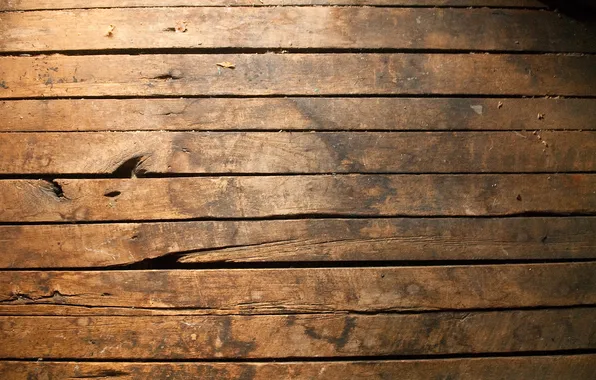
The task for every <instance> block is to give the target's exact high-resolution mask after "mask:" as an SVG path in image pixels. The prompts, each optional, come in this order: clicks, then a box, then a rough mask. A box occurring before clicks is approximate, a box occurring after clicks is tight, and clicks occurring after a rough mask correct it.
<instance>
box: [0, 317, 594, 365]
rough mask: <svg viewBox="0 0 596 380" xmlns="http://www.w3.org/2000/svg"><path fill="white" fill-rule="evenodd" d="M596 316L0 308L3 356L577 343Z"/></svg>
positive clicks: (339, 351) (405, 350) (207, 354)
mask: <svg viewBox="0 0 596 380" xmlns="http://www.w3.org/2000/svg"><path fill="white" fill-rule="evenodd" d="M595 318H596V311H595V309H593V308H573V309H551V310H526V311H499V312H474V313H460V312H457V313H452V312H448V313H447V312H446V313H426V314H411V315H400V314H379V315H350V314H348V315H290V316H194V317H193V316H184V317H180V316H151V317H144V316H137V317H118V316H103V317H101V316H97V317H48V316H46V317H24V316H19V317H14V316H1V317H0V340H1V341H2V343H3V344H2V345H0V357H2V358H4V359H9V358H31V359H37V358H44V359H52V358H56V359H58V358H60V359H79V358H86V359H106V360H110V359H130V358H135V359H137V360H139V359H160V360H167V359H211V358H220V359H227V358H255V359H258V358H303V357H336V356H341V357H350V356H385V355H437V354H471V353H512V352H520V351H522V352H531V351H541V352H547V351H553V350H557V351H559V350H581V349H594V348H595V347H596V340H595V339H596V338H595V337H596V330H595V329H596V327H595V325H594V319H595ZM421 337H423V338H421ZM24 342H26V344H24Z"/></svg>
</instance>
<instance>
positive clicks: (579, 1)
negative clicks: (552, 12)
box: [540, 0, 596, 22]
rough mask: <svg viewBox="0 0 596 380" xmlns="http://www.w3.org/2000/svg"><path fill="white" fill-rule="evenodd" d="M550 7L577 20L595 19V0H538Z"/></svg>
mask: <svg viewBox="0 0 596 380" xmlns="http://www.w3.org/2000/svg"><path fill="white" fill-rule="evenodd" d="M540 1H541V2H542V3H544V4H546V5H547V6H548V7H549V8H551V9H556V10H557V11H558V12H560V13H561V14H564V15H565V16H569V17H571V18H573V19H575V20H578V21H587V22H593V21H596V0H540Z"/></svg>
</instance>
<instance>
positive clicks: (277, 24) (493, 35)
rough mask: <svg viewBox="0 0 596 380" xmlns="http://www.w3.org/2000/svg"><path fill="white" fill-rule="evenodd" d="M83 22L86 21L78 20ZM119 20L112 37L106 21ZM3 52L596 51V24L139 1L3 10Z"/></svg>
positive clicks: (506, 14) (526, 15) (535, 14)
mask: <svg viewBox="0 0 596 380" xmlns="http://www.w3.org/2000/svg"><path fill="white" fill-rule="evenodd" d="M81 25H84V27H81ZM110 25H113V26H114V29H113V31H112V32H111V34H110V35H109V36H106V30H107V29H108V28H109V26H110ZM0 35H1V36H3V39H2V41H0V51H4V52H24V51H27V52H29V51H36V52H39V51H71V50H85V51H89V50H106V49H152V48H168V49H176V48H194V49H207V48H218V49H225V48H245V49H246V48H265V49H282V48H283V49H362V48H366V49H437V50H441V49H448V50H481V51H491V50H497V51H505V50H511V51H540V52H596V38H595V37H596V29H590V28H588V27H587V26H586V24H583V23H579V22H575V21H573V19H571V18H566V17H561V15H560V14H557V13H555V12H550V11H543V10H513V9H436V8H374V7H372V8H366V7H365V8H362V7H267V8H253V7H249V8H222V7H215V8H173V9H172V8H143V9H134V8H129V9H95V10H89V9H84V10H70V11H40V12H14V13H4V14H0Z"/></svg>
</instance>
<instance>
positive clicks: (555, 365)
mask: <svg viewBox="0 0 596 380" xmlns="http://www.w3.org/2000/svg"><path fill="white" fill-rule="evenodd" d="M594 372H596V355H576V356H563V355H557V356H525V357H503V358H472V359H469V358H466V359H435V360H378V361H357V362H355V361H343V362H339V361H326V362H289V363H288V362H286V363H279V362H277V363H254V362H251V363H216V362H206V363H205V362H203V363H127V362H112V363H110V362H108V363H105V362H104V363H93V362H48V361H36V362H24V361H0V375H2V376H4V378H6V379H11V380H31V379H44V378H47V379H66V378H73V379H75V378H96V377H97V378H102V379H103V378H106V379H118V378H131V379H167V378H176V379H181V380H196V379H230V380H232V379H234V380H237V379H247V380H248V379H250V380H270V379H295V380H313V379H321V380H322V379H345V380H360V379H372V380H386V379H387V378H393V379H397V378H404V379H408V380H428V379H429V378H437V379H440V378H443V377H447V378H449V377H452V378H455V379H460V380H478V379H483V380H502V379H509V380H528V379H541V380H561V379H575V380H593V377H594Z"/></svg>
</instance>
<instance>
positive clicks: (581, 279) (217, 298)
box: [0, 262, 596, 315]
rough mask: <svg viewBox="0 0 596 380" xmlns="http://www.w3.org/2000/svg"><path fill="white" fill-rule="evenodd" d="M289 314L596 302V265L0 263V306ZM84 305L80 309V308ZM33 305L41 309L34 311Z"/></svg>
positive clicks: (14, 309) (19, 310)
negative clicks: (112, 267)
mask: <svg viewBox="0 0 596 380" xmlns="http://www.w3.org/2000/svg"><path fill="white" fill-rule="evenodd" d="M37 304H40V305H54V308H53V310H52V311H48V309H47V308H46V313H47V314H64V311H63V309H62V307H63V306H78V311H76V310H75V311H73V310H72V309H71V310H67V313H68V314H102V313H105V311H103V310H102V308H113V309H115V310H113V311H114V313H115V314H117V313H118V309H135V310H129V311H130V312H136V310H137V309H143V310H152V311H155V312H157V313H159V311H160V310H165V311H174V312H176V309H183V310H184V311H186V312H191V313H194V314H286V313H311V312H342V311H343V312H345V311H350V312H368V313H372V312H387V311H428V310H445V309H446V310H466V309H487V308H488V309H502V308H524V307H561V306H580V305H584V306H585V305H596V264H595V263H588V262H586V263H562V264H517V265H478V266H437V267H382V268H318V269H315V268H303V269H247V270H244V269H231V270H230V269H222V270H183V271H181V270H149V271H139V270H133V271H130V270H129V271H92V272H85V271H83V272H80V271H56V272H46V271H43V272H41V271H7V272H1V271H0V314H7V312H8V311H7V310H5V309H4V306H8V309H9V311H10V314H20V315H27V314H29V313H30V311H29V308H30V307H31V306H32V305H37ZM75 309H76V308H75ZM34 310H35V309H34Z"/></svg>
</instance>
